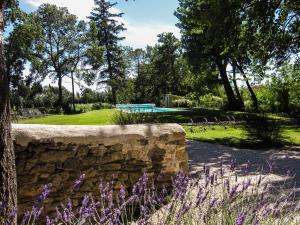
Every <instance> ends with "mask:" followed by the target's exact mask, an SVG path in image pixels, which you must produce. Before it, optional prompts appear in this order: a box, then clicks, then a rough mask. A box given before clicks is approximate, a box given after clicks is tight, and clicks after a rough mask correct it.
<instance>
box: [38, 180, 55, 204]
mask: <svg viewBox="0 0 300 225" xmlns="http://www.w3.org/2000/svg"><path fill="white" fill-rule="evenodd" d="M51 187H52V184H51V183H49V184H46V185H44V186H43V190H42V192H41V194H40V195H39V196H38V197H37V198H36V201H35V204H36V205H38V204H39V203H41V202H43V201H44V200H45V199H46V198H47V197H48V196H49V194H50V192H51Z"/></svg>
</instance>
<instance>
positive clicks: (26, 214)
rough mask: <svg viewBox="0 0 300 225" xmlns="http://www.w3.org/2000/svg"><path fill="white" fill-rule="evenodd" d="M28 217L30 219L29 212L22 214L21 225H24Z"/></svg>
mask: <svg viewBox="0 0 300 225" xmlns="http://www.w3.org/2000/svg"><path fill="white" fill-rule="evenodd" d="M29 217H30V212H29V211H27V212H25V213H24V214H23V218H22V222H21V225H24V224H25V223H26V222H27V221H28V219H29Z"/></svg>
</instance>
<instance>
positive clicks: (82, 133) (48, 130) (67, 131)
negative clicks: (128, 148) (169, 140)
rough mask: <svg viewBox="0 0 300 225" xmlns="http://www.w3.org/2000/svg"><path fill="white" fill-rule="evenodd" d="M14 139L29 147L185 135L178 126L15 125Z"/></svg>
mask: <svg viewBox="0 0 300 225" xmlns="http://www.w3.org/2000/svg"><path fill="white" fill-rule="evenodd" d="M12 128H13V129H12V131H13V132H12V134H13V140H14V142H15V143H16V144H18V145H21V146H27V145H28V144H29V143H30V142H34V141H41V142H42V141H47V140H51V141H54V142H57V143H64V144H71V143H72V144H97V143H103V141H104V140H106V141H107V140H115V139H118V140H120V139H123V140H126V139H129V138H130V137H131V138H134V137H140V138H149V137H160V136H163V135H171V134H175V133H181V134H183V135H184V134H185V131H184V129H183V128H182V127H181V126H180V125H178V124H140V125H126V126H121V125H110V126H77V125H76V126H73V125H72V126H70V125H67V126H61V125H33V124H13V125H12Z"/></svg>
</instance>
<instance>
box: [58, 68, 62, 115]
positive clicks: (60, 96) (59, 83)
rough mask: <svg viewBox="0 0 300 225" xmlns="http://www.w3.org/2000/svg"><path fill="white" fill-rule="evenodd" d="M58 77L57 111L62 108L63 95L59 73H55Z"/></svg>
mask: <svg viewBox="0 0 300 225" xmlns="http://www.w3.org/2000/svg"><path fill="white" fill-rule="evenodd" d="M57 76H58V108H59V111H61V110H62V108H63V93H62V76H61V73H57Z"/></svg>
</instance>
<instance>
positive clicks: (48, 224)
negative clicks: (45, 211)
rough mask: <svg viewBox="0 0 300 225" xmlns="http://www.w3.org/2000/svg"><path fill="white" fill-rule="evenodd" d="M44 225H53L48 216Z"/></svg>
mask: <svg viewBox="0 0 300 225" xmlns="http://www.w3.org/2000/svg"><path fill="white" fill-rule="evenodd" d="M46 225H53V222H52V220H51V219H50V218H49V216H46Z"/></svg>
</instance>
